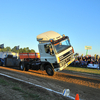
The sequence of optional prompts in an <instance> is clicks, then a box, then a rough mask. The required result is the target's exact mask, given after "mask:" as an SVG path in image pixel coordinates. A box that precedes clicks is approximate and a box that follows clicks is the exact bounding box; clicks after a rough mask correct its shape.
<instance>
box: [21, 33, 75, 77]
mask: <svg viewBox="0 0 100 100" xmlns="http://www.w3.org/2000/svg"><path fill="white" fill-rule="evenodd" d="M37 41H38V42H39V44H38V48H39V54H35V58H34V59H28V60H27V59H24V60H23V61H22V62H21V63H20V69H21V70H25V71H28V70H29V69H33V70H39V69H40V70H46V72H47V74H48V75H50V76H53V75H54V73H55V72H57V71H61V70H63V69H65V68H66V67H67V66H68V65H70V64H71V63H72V62H73V61H74V60H75V57H74V49H73V47H72V46H71V43H70V40H69V37H68V36H65V35H62V36H61V35H60V34H59V33H57V32H54V31H48V32H44V33H41V34H39V35H38V36H37ZM26 55H27V54H26ZM36 55H38V56H39V57H40V58H38V59H37V56H36ZM24 56H25V55H24ZM29 56H30V55H27V57H28V58H29Z"/></svg>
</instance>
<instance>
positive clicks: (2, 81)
mask: <svg viewBox="0 0 100 100" xmlns="http://www.w3.org/2000/svg"><path fill="white" fill-rule="evenodd" d="M0 85H4V86H7V85H9V83H8V82H6V81H5V80H3V79H0Z"/></svg>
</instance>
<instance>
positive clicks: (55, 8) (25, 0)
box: [0, 0, 100, 56]
mask: <svg viewBox="0 0 100 100" xmlns="http://www.w3.org/2000/svg"><path fill="white" fill-rule="evenodd" d="M51 30H52V31H55V32H58V33H59V34H61V35H62V34H65V35H66V36H69V38H70V42H71V45H72V46H73V48H74V52H75V53H79V55H81V54H83V55H86V50H85V46H92V50H88V54H89V55H92V56H93V55H95V54H97V55H100V0H0V44H3V43H4V46H5V47H7V46H10V47H11V48H13V47H14V46H18V45H19V46H20V48H24V47H29V48H30V49H34V50H35V51H36V52H39V50H38V41H37V40H36V37H37V35H39V34H41V33H43V32H46V31H51Z"/></svg>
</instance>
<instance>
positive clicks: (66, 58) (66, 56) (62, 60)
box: [60, 50, 73, 66]
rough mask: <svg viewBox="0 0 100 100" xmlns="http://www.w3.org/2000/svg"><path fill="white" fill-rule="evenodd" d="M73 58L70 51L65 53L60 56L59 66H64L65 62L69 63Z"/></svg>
mask: <svg viewBox="0 0 100 100" xmlns="http://www.w3.org/2000/svg"><path fill="white" fill-rule="evenodd" d="M72 58H73V52H72V50H71V51H69V52H67V53H66V54H64V55H62V56H60V66H63V65H65V64H66V63H67V62H69V61H70V60H71V59H72Z"/></svg>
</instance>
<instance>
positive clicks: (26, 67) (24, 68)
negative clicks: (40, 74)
mask: <svg viewBox="0 0 100 100" xmlns="http://www.w3.org/2000/svg"><path fill="white" fill-rule="evenodd" d="M19 69H20V70H22V71H28V70H29V66H28V65H27V63H25V62H22V63H21V64H20V67H19Z"/></svg>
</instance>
